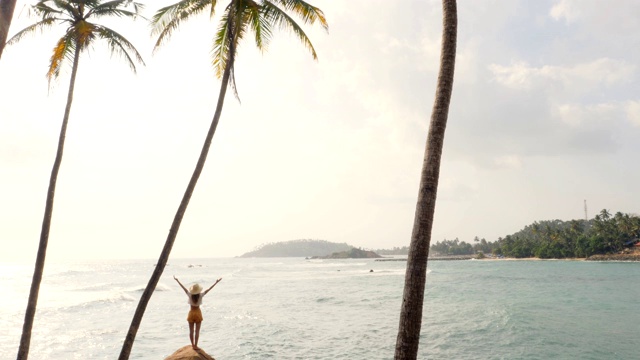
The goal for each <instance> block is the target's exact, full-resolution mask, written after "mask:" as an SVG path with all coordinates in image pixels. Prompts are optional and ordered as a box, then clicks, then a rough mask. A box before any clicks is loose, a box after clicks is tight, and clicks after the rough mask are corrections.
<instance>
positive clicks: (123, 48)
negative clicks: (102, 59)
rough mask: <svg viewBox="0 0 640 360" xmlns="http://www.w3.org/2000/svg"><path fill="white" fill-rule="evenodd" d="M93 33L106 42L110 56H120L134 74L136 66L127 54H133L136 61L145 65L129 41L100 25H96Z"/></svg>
mask: <svg viewBox="0 0 640 360" xmlns="http://www.w3.org/2000/svg"><path fill="white" fill-rule="evenodd" d="M95 32H96V35H97V36H98V37H99V38H101V39H103V40H106V41H107V45H108V46H109V49H110V50H111V54H117V55H121V56H122V57H124V58H125V59H126V60H127V63H128V64H129V67H130V68H131V70H132V71H133V72H134V73H135V72H136V64H135V63H134V61H133V59H132V58H131V55H129V52H132V53H133V55H134V58H135V59H136V61H138V62H139V63H141V64H142V65H145V63H144V60H143V59H142V56H140V53H138V50H136V48H135V47H134V46H133V44H131V43H130V42H129V40H127V39H125V38H124V37H123V36H122V35H120V34H118V33H117V32H115V31H114V30H111V29H109V28H108V27H106V26H102V25H96V30H95Z"/></svg>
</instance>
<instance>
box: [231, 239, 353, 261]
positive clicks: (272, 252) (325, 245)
mask: <svg viewBox="0 0 640 360" xmlns="http://www.w3.org/2000/svg"><path fill="white" fill-rule="evenodd" d="M352 248H353V246H351V245H349V244H347V243H333V242H329V241H326V240H312V239H299V240H290V241H282V242H277V243H268V244H262V245H260V246H258V248H256V249H255V250H253V251H249V252H248V253H245V254H242V255H241V256H240V257H242V258H251V257H313V256H327V255H329V254H333V253H337V252H341V251H349V250H351V249H352Z"/></svg>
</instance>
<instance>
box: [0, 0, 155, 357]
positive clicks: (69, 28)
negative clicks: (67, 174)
mask: <svg viewBox="0 0 640 360" xmlns="http://www.w3.org/2000/svg"><path fill="white" fill-rule="evenodd" d="M2 4H3V10H2V11H3V13H2V14H0V15H2V18H4V17H5V15H7V16H10V15H11V14H10V13H8V12H7V13H5V12H4V11H5V9H4V6H5V5H6V4H5V2H4V1H3V2H2ZM12 6H15V2H14V4H13V5H12ZM129 6H131V8H132V10H129ZM31 8H32V9H33V11H34V12H35V14H36V15H38V16H39V17H41V20H40V21H38V22H36V23H35V24H32V25H30V26H28V27H26V28H25V29H23V30H21V31H19V32H18V33H17V34H15V35H14V36H13V37H12V38H11V39H9V41H8V42H7V45H11V44H14V43H16V42H18V41H20V40H21V39H22V38H24V36H25V35H28V34H32V33H34V32H37V31H42V32H44V31H45V30H48V29H50V28H51V27H53V26H54V25H62V26H64V27H65V33H64V35H62V37H61V38H60V39H59V40H58V42H57V44H56V45H55V46H54V48H53V53H52V54H51V58H50V60H49V69H48V71H47V79H48V81H49V86H50V85H51V81H53V80H54V79H56V78H58V75H60V69H61V68H62V67H63V66H64V65H65V64H66V63H67V62H69V61H71V80H70V82H69V90H68V92H67V104H66V106H65V110H64V115H63V117H62V125H61V127H60V135H59V138H58V146H57V150H56V156H55V160H54V162H53V167H52V170H51V175H50V178H49V187H48V189H47V198H46V202H45V210H44V216H43V220H42V228H41V231H40V241H39V243H38V253H37V255H36V264H35V268H34V272H33V278H32V281H31V289H30V291H29V300H28V302H27V310H26V312H25V319H24V325H23V328H22V336H21V338H20V347H19V349H18V357H17V358H18V360H20V359H27V358H28V356H29V344H30V341H31V330H32V328H33V321H34V318H35V312H36V307H37V303H38V293H39V291H40V283H41V281H42V274H43V272H44V263H45V258H46V253H47V245H48V242H49V231H50V229H51V218H52V216H53V202H54V197H55V192H56V183H57V181H58V172H59V171H60V165H61V164H62V155H63V152H64V143H65V138H66V133H67V124H68V122H69V115H70V113H71V104H72V102H73V92H74V88H75V83H76V75H77V73H78V64H79V61H80V54H81V53H82V52H83V51H85V50H88V49H90V48H91V47H92V46H93V45H94V44H95V42H96V41H98V40H103V41H104V43H105V44H106V45H107V46H108V47H109V49H110V50H111V53H112V54H118V55H122V57H123V58H125V59H126V61H127V63H128V64H129V66H130V67H131V70H133V72H135V71H136V64H135V62H134V59H135V61H137V62H139V63H141V64H144V61H143V60H142V57H141V56H140V54H139V53H138V50H136V48H135V47H134V46H133V45H132V44H131V43H130V42H129V41H128V40H127V39H125V38H124V37H123V36H122V35H120V34H119V33H117V32H116V31H114V30H112V29H111V28H108V27H106V26H104V25H100V24H98V23H96V22H95V21H94V20H98V19H100V18H104V17H122V18H130V19H135V18H136V17H138V15H139V10H140V9H141V8H142V5H141V4H138V3H135V2H132V1H130V0H115V1H106V2H105V1H102V0H87V1H81V2H79V1H72V0H68V1H65V0H41V1H38V2H37V3H36V4H35V5H33V6H32V7H31ZM11 13H13V8H11ZM10 19H11V18H10V17H9V22H10ZM0 20H2V21H4V19H0ZM6 26H7V28H8V24H6ZM5 30H6V29H5V28H4V25H3V29H2V32H3V33H4V32H5ZM0 35H2V34H0ZM2 36H5V38H6V33H4V35H2ZM0 42H1V43H2V45H4V39H2V38H1V36H0ZM88 91H89V90H88Z"/></svg>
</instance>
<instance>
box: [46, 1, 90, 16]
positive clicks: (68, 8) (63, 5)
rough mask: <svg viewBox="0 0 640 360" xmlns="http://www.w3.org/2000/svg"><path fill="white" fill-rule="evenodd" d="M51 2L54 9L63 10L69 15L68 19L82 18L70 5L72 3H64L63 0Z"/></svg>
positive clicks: (76, 9)
mask: <svg viewBox="0 0 640 360" xmlns="http://www.w3.org/2000/svg"><path fill="white" fill-rule="evenodd" d="M44 1H47V0H44ZM51 1H53V3H54V4H55V5H56V7H58V8H60V9H62V10H65V11H66V12H67V14H69V17H71V18H73V19H80V18H82V15H81V14H80V11H79V10H78V8H76V7H74V6H73V4H72V2H73V1H65V0H51Z"/></svg>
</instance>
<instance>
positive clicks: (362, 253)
mask: <svg viewBox="0 0 640 360" xmlns="http://www.w3.org/2000/svg"><path fill="white" fill-rule="evenodd" d="M381 257H382V256H380V255H378V254H376V253H375V252H373V251H368V250H362V249H356V248H351V249H349V250H347V251H340V252H334V253H333V254H331V255H327V256H312V257H311V259H377V258H381Z"/></svg>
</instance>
